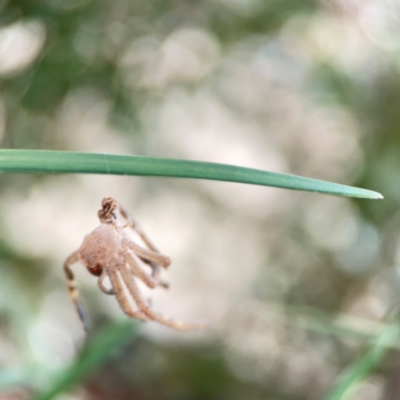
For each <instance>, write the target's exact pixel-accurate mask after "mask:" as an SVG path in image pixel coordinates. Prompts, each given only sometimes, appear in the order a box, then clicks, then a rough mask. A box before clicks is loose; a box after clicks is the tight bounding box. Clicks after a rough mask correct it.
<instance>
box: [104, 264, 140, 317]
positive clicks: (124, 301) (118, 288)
mask: <svg viewBox="0 0 400 400" xmlns="http://www.w3.org/2000/svg"><path fill="white" fill-rule="evenodd" d="M108 276H109V277H110V281H111V284H112V286H113V288H114V292H115V297H116V298H117V300H118V303H119V305H120V306H121V308H122V311H123V312H124V313H125V314H126V315H128V316H129V317H131V318H136V319H141V320H143V321H147V320H148V318H147V316H146V315H145V314H144V313H142V312H140V311H134V310H133V309H132V306H131V304H130V302H129V299H128V297H127V296H126V293H125V290H124V286H123V284H122V282H121V278H120V276H119V274H118V272H115V271H112V272H108Z"/></svg>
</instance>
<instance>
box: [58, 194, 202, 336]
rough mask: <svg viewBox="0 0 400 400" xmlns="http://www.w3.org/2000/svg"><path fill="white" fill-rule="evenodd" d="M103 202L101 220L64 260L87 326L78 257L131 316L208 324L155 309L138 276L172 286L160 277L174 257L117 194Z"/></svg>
mask: <svg viewBox="0 0 400 400" xmlns="http://www.w3.org/2000/svg"><path fill="white" fill-rule="evenodd" d="M101 205H102V209H101V210H99V212H98V217H99V219H100V222H101V224H100V225H99V226H98V227H97V228H95V229H94V230H93V231H92V232H91V233H89V234H88V235H87V236H86V237H85V238H84V240H83V243H82V245H81V246H80V248H79V249H78V250H76V251H74V252H73V253H72V254H71V255H70V256H69V257H68V258H67V259H66V260H65V262H64V271H65V274H66V276H67V280H68V289H69V295H70V297H71V299H72V301H73V303H74V306H75V308H76V310H77V312H78V315H79V317H80V319H81V321H82V323H83V326H84V328H85V330H86V331H87V330H88V318H87V316H86V313H85V312H84V308H83V306H82V304H81V302H80V301H79V298H78V296H79V293H78V290H77V286H76V283H75V279H74V274H73V272H72V270H71V266H72V264H74V263H76V262H77V261H80V262H81V263H82V264H83V265H84V266H85V267H86V268H87V269H88V271H89V272H90V273H91V274H93V275H95V276H97V277H98V281H97V283H98V286H99V288H100V290H101V291H102V292H104V293H105V294H108V295H115V297H116V298H117V300H118V303H119V305H120V306H121V308H122V310H123V311H124V312H125V314H127V315H128V316H129V317H132V318H137V319H140V320H143V321H147V320H153V321H157V322H159V323H161V324H163V325H166V326H169V327H171V328H173V329H177V330H189V329H198V328H202V327H204V326H205V325H206V324H207V322H200V321H199V322H184V321H179V320H174V319H169V318H165V317H164V316H162V315H161V314H157V313H155V312H154V311H153V310H152V309H151V308H150V306H149V304H148V303H147V302H146V300H144V299H143V297H142V295H141V293H140V291H139V288H138V286H137V283H136V279H135V278H139V279H141V280H142V281H143V282H144V283H145V284H146V285H147V286H148V287H150V288H155V287H157V286H161V287H164V288H168V284H167V283H166V282H164V281H163V280H162V279H161V278H160V272H161V268H160V266H161V267H164V268H167V267H168V266H169V265H170V263H171V260H170V258H169V257H167V256H165V255H163V254H161V253H160V252H159V251H158V250H157V248H156V247H155V246H154V244H153V243H152V242H151V240H150V239H149V238H148V237H147V235H146V234H145V233H144V231H143V229H142V228H141V226H140V225H139V224H138V223H137V222H136V221H135V220H134V219H133V218H132V217H131V216H130V215H129V214H128V213H127V211H126V210H125V209H124V208H123V207H122V206H121V205H120V204H119V203H118V202H117V201H116V200H115V199H114V198H112V197H105V198H103V200H102V203H101ZM117 211H118V213H119V214H120V216H122V217H123V218H124V219H125V220H126V224H121V222H120V221H119V218H118V215H117ZM127 227H130V228H132V229H133V230H134V231H136V233H137V234H138V235H139V237H140V238H141V239H142V240H143V242H144V244H145V245H146V246H147V248H146V247H142V246H140V245H139V244H137V243H135V242H134V241H133V240H132V239H131V238H130V237H129V236H128V234H127V233H126V232H125V230H124V229H125V228H127ZM142 263H144V264H147V265H148V266H150V268H151V270H152V274H151V276H149V275H148V274H147V272H146V271H145V269H144V268H143V266H142ZM106 277H108V278H109V280H110V282H111V286H112V288H107V287H106V286H105V285H104V280H105V278H106ZM131 299H133V300H134V302H135V303H136V305H137V308H136V309H135V308H133V307H132V302H131Z"/></svg>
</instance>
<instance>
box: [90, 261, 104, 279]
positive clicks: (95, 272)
mask: <svg viewBox="0 0 400 400" xmlns="http://www.w3.org/2000/svg"><path fill="white" fill-rule="evenodd" d="M87 269H88V271H89V272H90V273H91V274H92V275H94V276H100V275H101V274H102V272H103V267H102V266H101V265H100V264H96V265H95V266H94V267H87Z"/></svg>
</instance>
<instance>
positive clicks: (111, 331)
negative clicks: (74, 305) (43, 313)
mask: <svg viewBox="0 0 400 400" xmlns="http://www.w3.org/2000/svg"><path fill="white" fill-rule="evenodd" d="M136 326H137V324H135V323H132V322H131V321H125V322H123V323H119V324H115V325H111V326H109V327H107V328H106V329H105V330H104V331H102V332H101V333H99V334H98V335H97V336H96V337H95V338H94V339H92V340H91V341H90V342H89V344H88V345H87V347H86V348H85V350H84V352H83V353H82V354H81V356H80V357H79V359H78V360H77V361H75V362H74V363H73V364H72V365H71V366H70V367H67V368H66V369H65V370H62V371H60V373H59V374H58V378H56V379H55V380H54V383H53V384H52V385H51V387H50V388H49V389H48V390H47V391H46V392H44V393H41V394H39V395H38V396H37V397H35V399H34V400H52V399H55V398H56V396H57V395H58V394H60V393H63V392H65V391H66V390H68V389H70V388H71V387H72V386H74V385H75V384H77V383H78V382H80V381H81V380H82V379H83V378H85V377H86V376H87V375H88V374H89V373H91V372H93V371H94V370H95V369H96V368H97V367H98V366H100V365H101V364H102V363H103V362H104V361H105V360H106V358H107V357H109V355H110V353H112V352H113V351H114V350H115V349H118V348H119V347H120V346H121V345H122V344H123V343H124V342H126V341H127V340H128V339H129V338H132V337H133V335H134V333H135V327H136Z"/></svg>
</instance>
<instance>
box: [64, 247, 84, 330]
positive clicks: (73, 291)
mask: <svg viewBox="0 0 400 400" xmlns="http://www.w3.org/2000/svg"><path fill="white" fill-rule="evenodd" d="M77 261H79V253H78V251H74V252H73V253H72V254H71V255H70V256H69V257H68V258H67V259H66V260H65V261H64V272H65V275H66V277H67V281H68V290H69V297H70V298H71V300H72V302H73V303H74V306H75V309H76V311H77V312H78V315H79V319H80V320H81V321H82V324H83V329H84V330H85V331H86V332H87V331H88V330H89V326H90V324H89V316H88V314H87V312H86V310H85V307H84V306H83V303H82V302H81V301H80V300H79V291H78V288H77V285H76V281H75V277H74V274H73V272H72V269H71V265H72V264H75V263H76V262H77Z"/></svg>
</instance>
